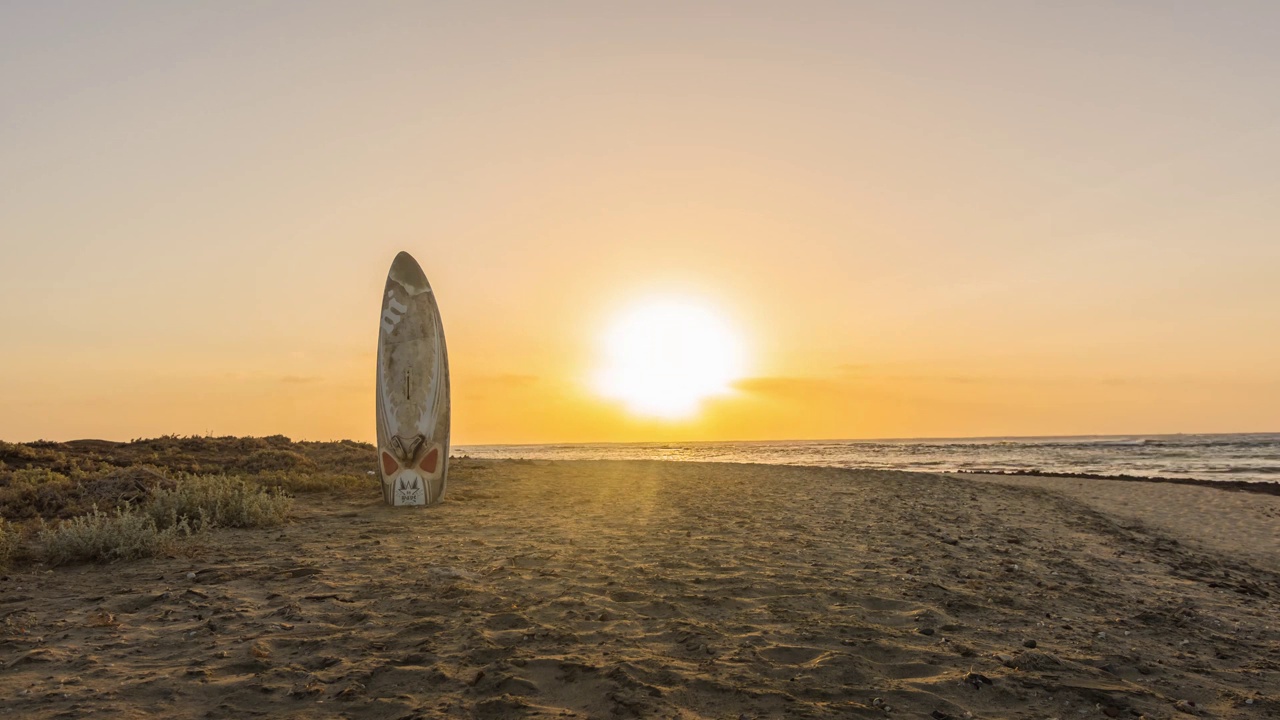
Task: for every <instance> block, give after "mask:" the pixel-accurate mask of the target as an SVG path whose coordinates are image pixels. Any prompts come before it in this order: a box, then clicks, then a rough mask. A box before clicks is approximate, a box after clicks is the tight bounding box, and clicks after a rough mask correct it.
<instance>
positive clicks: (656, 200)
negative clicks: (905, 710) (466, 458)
mask: <svg viewBox="0 0 1280 720" xmlns="http://www.w3.org/2000/svg"><path fill="white" fill-rule="evenodd" d="M1276 77H1280V5H1277V4H1275V3H1270V2H1257V3H1246V2H1222V3H1203V2H1190V1H1185V2H1133V1H1130V2H1074V3H1027V2H1015V1H1009V2H984V1H977V2H966V3H953V2H946V1H938V2H923V1H910V0H908V1H905V2H893V3H887V2H884V3H870V2H868V3H860V2H830V3H827V2H796V3H755V2H724V3H703V2H646V3H601V2H581V3H576V2H575V3H564V2H546V3H523V2H510V3H491V2H458V3H449V2H432V3H399V2H376V3H351V2H346V3H333V2H275V3H257V2H235V1H227V2H217V3H202V4H197V3H165V2H155V3H150V2H119V3H96V2H79V3H68V2H57V1H52V2H0V438H3V439H5V440H9V441H27V440H33V439H36V438H46V439H54V440H65V439H72V438H83V437H98V438H107V439H118V440H127V439H130V438H136V437H152V436H157V435H161V434H169V433H174V434H182V435H187V434H196V435H203V434H209V433H212V434H216V435H228V434H234V435H270V434H277V433H278V434H285V435H289V436H291V437H293V438H295V439H315V440H324V439H336V438H354V439H359V440H372V439H373V436H374V417H373V412H374V397H373V384H374V361H375V353H376V342H377V332H378V331H377V322H378V321H377V316H378V312H379V299H380V293H381V290H382V286H383V282H384V279H385V275H386V271H387V268H388V266H389V265H390V262H391V260H392V258H393V257H394V256H395V254H396V253H397V252H399V251H401V250H407V251H409V252H410V253H412V254H413V255H414V256H415V257H416V258H417V259H418V261H419V262H420V263H421V264H422V266H423V269H424V270H425V272H426V274H427V276H428V277H429V278H430V281H431V283H432V286H433V287H434V290H435V292H436V296H437V299H438V302H439V305H440V308H441V312H442V316H443V320H444V325H445V331H446V335H447V339H448V344H449V355H450V363H451V370H452V384H453V413H454V414H453V442H454V444H455V445H457V444H480V443H536V442H583V441H631V440H712V439H743V440H750V439H801V438H864V437H960V436H989V435H1054V434H1104V433H1117V434H1127V433H1173V432H1245V431H1280V370H1278V368H1280V331H1278V329H1280V203H1277V202H1276V198H1277V197H1278V196H1280V93H1277V92H1275V78H1276ZM674 297H679V298H692V300H689V302H690V303H692V305H691V306H695V307H697V308H700V309H702V310H707V311H708V312H713V313H714V314H715V315H716V316H717V317H719V318H721V320H722V322H723V324H724V326H725V327H727V328H729V329H730V330H731V332H732V333H733V335H734V336H735V338H736V341H737V342H738V343H739V344H740V346H741V348H742V362H741V367H740V368H739V371H738V372H737V373H736V375H735V377H734V378H733V379H732V382H731V383H730V384H729V385H728V387H726V388H722V389H721V391H720V392H717V393H715V394H713V395H711V396H709V397H706V398H705V399H703V400H702V401H701V402H700V403H698V405H697V409H696V411H695V412H693V413H692V414H689V415H685V416H682V417H678V418H670V417H650V416H645V415H642V414H640V413H636V412H633V411H632V410H631V409H629V408H628V407H627V406H626V404H625V403H622V402H619V401H618V400H617V398H614V397H609V396H607V395H606V394H602V393H601V392H599V389H598V388H596V387H594V386H593V384H592V380H591V378H592V377H593V376H594V375H595V374H597V373H598V372H599V365H600V363H601V362H602V356H603V355H604V354H607V353H606V351H605V350H602V348H601V343H602V340H601V338H604V337H607V336H608V335H609V328H610V327H611V325H610V323H611V322H612V319H613V318H615V317H617V316H618V314H619V313H625V312H626V310H625V309H626V308H627V307H630V306H632V305H634V304H635V303H637V302H642V300H641V299H643V298H656V299H658V300H661V299H663V298H674Z"/></svg>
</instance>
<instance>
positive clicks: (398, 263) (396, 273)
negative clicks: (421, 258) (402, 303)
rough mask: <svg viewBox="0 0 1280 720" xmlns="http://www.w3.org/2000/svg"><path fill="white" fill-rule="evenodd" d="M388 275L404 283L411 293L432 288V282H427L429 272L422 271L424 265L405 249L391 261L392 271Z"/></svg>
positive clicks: (415, 293)
mask: <svg viewBox="0 0 1280 720" xmlns="http://www.w3.org/2000/svg"><path fill="white" fill-rule="evenodd" d="M387 276H388V277H389V278H390V279H392V280H395V281H396V282H398V283H400V284H401V285H403V286H404V288H405V290H407V291H409V293H410V294H411V295H417V294H418V293H420V292H426V291H428V290H430V289H431V283H429V282H427V274H426V273H424V272H422V266H421V265H419V264H418V261H417V260H414V259H413V256H412V255H410V254H409V253H407V252H405V251H403V250H401V251H400V253H399V254H398V255H396V259H395V260H393V261H391V271H390V272H389V273H388V274H387Z"/></svg>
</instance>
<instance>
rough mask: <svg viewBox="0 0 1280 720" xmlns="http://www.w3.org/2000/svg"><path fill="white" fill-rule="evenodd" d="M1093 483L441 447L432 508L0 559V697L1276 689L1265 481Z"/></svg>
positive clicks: (950, 708)
mask: <svg viewBox="0 0 1280 720" xmlns="http://www.w3.org/2000/svg"><path fill="white" fill-rule="evenodd" d="M1111 482H1114V481H1080V480H1071V479H1062V478H1043V479H1031V478H1003V477H998V478H992V477H985V476H983V477H965V476H955V475H950V476H937V475H928V474H912V473H892V472H871V471H850V470H838V469H826V468H793V467H775V466H759V465H727V464H679V463H660V462H557V463H528V462H515V461H493V462H478V461H463V462H460V463H459V464H458V465H457V466H456V473H455V477H454V481H453V483H452V486H451V488H450V492H449V495H448V496H447V497H446V500H445V502H444V503H443V504H442V505H440V506H437V507H433V508H425V509H399V508H389V507H385V506H383V505H381V504H380V499H379V495H378V492H377V490H376V489H375V488H374V487H372V486H371V487H370V492H369V494H368V496H367V497H360V498H356V499H352V498H323V497H317V496H310V497H303V498H300V500H299V504H298V513H297V517H296V518H295V520H294V522H293V523H291V524H290V525H288V526H286V527H283V528H279V529H273V530H234V531H233V530H228V531H218V532H215V533H213V534H211V535H209V536H207V537H206V538H205V539H204V540H203V541H202V546H201V547H200V548H198V549H197V550H195V551H194V552H193V553H192V556H191V557H179V558H166V559H157V560H144V561H136V562H130V563H119V564H115V565H96V566H94V565H82V566H75V567H62V568H55V569H52V570H49V569H46V568H39V567H27V568H23V569H20V570H18V571H13V572H11V573H10V574H8V575H6V576H5V577H4V579H3V580H0V699H2V700H0V705H3V707H4V708H5V709H6V710H7V711H8V712H7V713H5V714H6V716H13V717H41V718H60V717H82V716H90V717H92V716H100V717H131V716H136V717H149V716H152V715H157V716H164V717H192V718H197V717H199V718H206V717H207V718H232V717H252V716H272V717H298V718H303V717H306V718H312V717H329V716H335V717H351V718H412V717H481V718H518V717H536V716H541V717H592V718H615V717H623V718H625V717H666V718H738V717H747V718H757V717H761V718H763V717H870V718H876V717H903V718H906V717H930V716H931V715H932V716H933V717H937V718H942V717H954V718H963V717H978V718H1055V717H1061V718H1066V717H1137V716H1139V715H1145V716H1146V717H1149V718H1172V717H1190V716H1195V715H1201V716H1204V717H1224V718H1237V717H1238V718H1259V717H1276V716H1280V602H1278V601H1277V600H1278V598H1280V574H1278V573H1280V553H1278V552H1277V550H1276V547H1275V539H1276V538H1277V537H1280V497H1276V496H1263V495H1245V494H1240V493H1229V492H1226V491H1220V490H1215V489H1212V488H1195V487H1170V486H1166V485H1160V484H1154V483H1135V482H1124V483H1116V485H1120V486H1123V487H1113V486H1112V485H1109V484H1106V483H1111ZM1097 483H1103V484H1097ZM1191 491H1194V494H1187V493H1188V492H1191ZM1200 493H1207V494H1203V495H1202V494H1200ZM1214 493H1217V494H1216V495H1215V494H1214ZM1233 538H1234V539H1233ZM189 573H191V574H193V576H191V577H189ZM1033 645H1034V647H1032V646H1033Z"/></svg>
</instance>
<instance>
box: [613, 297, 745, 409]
mask: <svg viewBox="0 0 1280 720" xmlns="http://www.w3.org/2000/svg"><path fill="white" fill-rule="evenodd" d="M600 345H601V348H600V352H601V360H602V362H601V367H600V370H599V371H598V372H597V374H596V376H595V388H596V391H597V392H599V393H600V394H601V395H602V396H604V397H606V398H610V399H613V400H619V401H621V402H622V403H623V404H625V405H626V407H627V409H628V410H630V411H631V412H632V413H635V414H637V415H645V416H650V417H660V418H669V419H677V418H683V417H688V416H690V415H693V414H695V413H696V412H697V411H698V409H699V407H700V406H701V404H702V401H704V400H706V399H707V398H710V397H713V396H716V395H723V394H727V393H729V392H731V390H732V387H731V385H732V383H733V382H734V381H735V380H737V379H739V378H740V377H741V376H742V366H743V348H742V343H741V341H740V339H739V337H738V335H737V333H735V332H734V331H733V328H732V327H731V326H730V325H729V323H727V322H726V321H725V320H724V318H723V317H721V316H720V315H719V314H718V313H717V312H715V310H714V309H713V308H712V306H711V305H710V304H709V303H707V302H705V301H701V300H699V299H694V298H677V297H657V298H648V299H645V300H642V301H639V302H636V303H635V304H633V305H631V306H630V307H628V308H627V309H626V310H624V311H622V312H621V313H619V314H618V315H617V316H615V317H614V318H613V319H612V321H611V322H610V323H609V325H608V327H607V328H606V330H605V332H604V334H603V335H602V336H601V343H600Z"/></svg>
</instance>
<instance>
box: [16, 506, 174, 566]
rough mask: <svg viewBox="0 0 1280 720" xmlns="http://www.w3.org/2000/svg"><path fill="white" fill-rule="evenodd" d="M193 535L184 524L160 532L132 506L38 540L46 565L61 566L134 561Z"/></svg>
mask: <svg viewBox="0 0 1280 720" xmlns="http://www.w3.org/2000/svg"><path fill="white" fill-rule="evenodd" d="M191 533H192V530H191V527H190V526H189V525H188V524H187V523H185V522H179V523H178V524H176V525H172V526H170V527H167V528H164V529H160V528H159V527H158V526H157V525H156V521H155V520H154V519H152V517H151V516H150V514H148V513H145V512H141V511H139V510H137V509H135V508H134V507H133V506H132V505H128V506H125V507H123V508H117V509H116V511H115V513H114V514H110V515H109V514H107V513H104V512H101V511H100V510H98V508H96V507H95V508H94V509H93V512H91V513H89V514H88V515H80V516H78V517H74V518H71V519H70V520H65V521H63V522H61V523H59V524H58V525H56V526H54V527H46V528H43V529H41V531H40V535H39V541H40V545H41V548H42V550H43V553H44V558H45V560H46V561H47V562H49V563H50V564H53V565H61V564H63V563H68V562H77V561H86V560H133V559H135V558H142V557H151V556H153V555H158V554H161V553H164V552H169V551H171V550H173V549H175V548H176V547H177V546H178V544H179V543H180V542H181V541H182V540H183V539H184V538H185V537H187V536H188V535H190V534H191Z"/></svg>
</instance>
